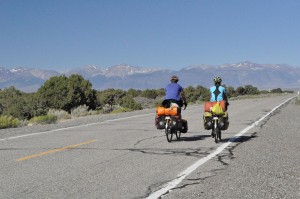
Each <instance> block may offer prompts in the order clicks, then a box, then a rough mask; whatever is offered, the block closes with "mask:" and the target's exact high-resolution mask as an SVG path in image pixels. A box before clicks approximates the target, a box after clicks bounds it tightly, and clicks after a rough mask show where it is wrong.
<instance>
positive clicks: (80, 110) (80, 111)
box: [71, 105, 90, 117]
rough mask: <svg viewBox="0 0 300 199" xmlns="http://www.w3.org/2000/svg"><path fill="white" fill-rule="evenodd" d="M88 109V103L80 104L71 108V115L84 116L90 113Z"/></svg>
mask: <svg viewBox="0 0 300 199" xmlns="http://www.w3.org/2000/svg"><path fill="white" fill-rule="evenodd" d="M88 109H89V107H88V106H87V105H80V106H78V107H76V108H74V109H72V110H71V116H72V117H82V116H86V115H90V113H89V111H88Z"/></svg>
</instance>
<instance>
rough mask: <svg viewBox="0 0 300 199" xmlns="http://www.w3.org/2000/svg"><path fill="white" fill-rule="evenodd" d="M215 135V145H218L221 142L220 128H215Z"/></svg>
mask: <svg viewBox="0 0 300 199" xmlns="http://www.w3.org/2000/svg"><path fill="white" fill-rule="evenodd" d="M214 134H215V143H218V142H219V140H220V137H219V136H220V135H221V134H220V130H219V129H218V128H215V129H214Z"/></svg>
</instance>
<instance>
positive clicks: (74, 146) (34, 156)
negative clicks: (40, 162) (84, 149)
mask: <svg viewBox="0 0 300 199" xmlns="http://www.w3.org/2000/svg"><path fill="white" fill-rule="evenodd" d="M96 141H97V140H90V141H86V142H82V143H79V144H75V145H71V146H66V147H63V148H58V149H53V150H50V151H45V152H42V153H38V154H33V155H29V156H26V157H23V158H19V159H17V161H24V160H29V159H32V158H37V157H40V156H43V155H48V154H51V153H56V152H60V151H64V150H66V149H72V148H76V147H78V146H81V145H85V144H90V143H93V142H96Z"/></svg>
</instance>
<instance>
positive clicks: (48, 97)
mask: <svg viewBox="0 0 300 199" xmlns="http://www.w3.org/2000/svg"><path fill="white" fill-rule="evenodd" d="M223 86H225V87H226V89H227V93H228V97H229V99H242V98H250V97H253V96H255V97H258V96H265V95H270V94H274V93H278V94H280V93H286V92H289V93H292V91H282V90H281V89H280V88H277V89H273V90H270V91H259V90H258V89H257V88H256V87H254V86H251V85H246V86H240V87H237V88H236V89H235V88H233V87H231V86H226V85H223ZM184 91H185V95H186V98H187V101H188V103H189V104H195V103H202V102H204V101H208V100H209V98H210V93H209V89H208V88H205V87H203V86H200V85H198V86H189V87H187V88H184ZM163 97H164V89H163V88H161V89H146V90H135V89H129V90H127V91H125V90H120V89H107V90H102V91H97V90H94V89H92V84H91V83H90V82H89V81H88V80H85V79H84V78H83V77H82V76H80V75H71V76H70V77H66V76H56V77H51V78H50V79H49V80H47V81H46V82H45V83H44V85H42V86H41V87H40V88H39V89H38V91H37V92H35V93H24V92H22V91H20V90H17V89H16V88H15V87H8V88H5V89H3V90H1V89H0V129H1V128H14V127H20V126H26V125H37V124H50V123H56V122H60V121H63V120H68V119H72V118H76V117H83V116H87V115H97V114H114V113H121V112H129V111H134V110H142V109H147V108H154V107H156V106H158V105H159V104H160V103H161V102H162V100H163ZM298 101H299V100H298ZM298 103H299V102H298Z"/></svg>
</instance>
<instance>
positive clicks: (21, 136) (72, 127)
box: [0, 113, 155, 141]
mask: <svg viewBox="0 0 300 199" xmlns="http://www.w3.org/2000/svg"><path fill="white" fill-rule="evenodd" d="M152 114H155V113H147V114H141V115H134V116H129V117H123V118H117V119H112V120H106V121H102V122H95V123H89V124H83V125H78V126H70V127H65V128H61V129H55V130H49V131H43V132H38V133H31V134H26V135H19V136H15V137H8V138H3V139H0V141H5V140H13V139H18V138H23V137H29V136H36V135H41V134H46V133H53V132H57V131H62V130H68V129H74V128H79V127H85V126H92V125H96V124H104V123H109V122H115V121H121V120H126V119H130V118H135V117H141V116H146V115H152Z"/></svg>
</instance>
